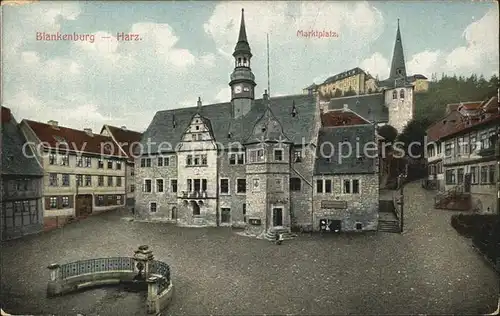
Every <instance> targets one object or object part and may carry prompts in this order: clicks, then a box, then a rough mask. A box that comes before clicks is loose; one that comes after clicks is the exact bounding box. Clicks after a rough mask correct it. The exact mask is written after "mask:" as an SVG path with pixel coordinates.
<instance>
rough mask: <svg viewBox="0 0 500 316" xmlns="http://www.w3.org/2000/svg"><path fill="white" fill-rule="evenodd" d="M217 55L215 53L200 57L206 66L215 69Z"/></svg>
mask: <svg viewBox="0 0 500 316" xmlns="http://www.w3.org/2000/svg"><path fill="white" fill-rule="evenodd" d="M215 59H216V58H215V55H214V54H213V53H208V54H205V55H203V56H201V57H200V61H201V63H202V64H203V65H204V66H207V67H215Z"/></svg>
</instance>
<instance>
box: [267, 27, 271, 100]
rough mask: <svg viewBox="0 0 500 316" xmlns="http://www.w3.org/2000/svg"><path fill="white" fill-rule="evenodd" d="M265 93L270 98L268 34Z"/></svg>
mask: <svg viewBox="0 0 500 316" xmlns="http://www.w3.org/2000/svg"><path fill="white" fill-rule="evenodd" d="M267 93H268V94H269V96H271V76H270V74H269V33H268V34H267Z"/></svg>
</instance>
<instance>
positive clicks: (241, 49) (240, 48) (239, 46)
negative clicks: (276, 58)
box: [233, 9, 252, 56]
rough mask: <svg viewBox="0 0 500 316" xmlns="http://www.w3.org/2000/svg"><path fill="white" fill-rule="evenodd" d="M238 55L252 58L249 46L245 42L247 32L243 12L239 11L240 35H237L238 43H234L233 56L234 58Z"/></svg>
mask: <svg viewBox="0 0 500 316" xmlns="http://www.w3.org/2000/svg"><path fill="white" fill-rule="evenodd" d="M240 53H246V54H249V55H250V56H252V53H251V50H250V45H249V44H248V40H247V32H246V29H245V10H244V9H241V23H240V33H239V35H238V42H237V43H236V47H235V48H234V53H233V56H236V55H238V54H240Z"/></svg>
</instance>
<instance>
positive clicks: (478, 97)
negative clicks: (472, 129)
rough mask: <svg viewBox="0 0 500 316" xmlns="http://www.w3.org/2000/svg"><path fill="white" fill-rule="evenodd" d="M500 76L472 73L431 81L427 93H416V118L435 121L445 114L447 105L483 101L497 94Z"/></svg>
mask: <svg viewBox="0 0 500 316" xmlns="http://www.w3.org/2000/svg"><path fill="white" fill-rule="evenodd" d="M497 89H498V77H497V76H492V77H491V78H490V79H489V80H486V79H485V78H484V77H483V76H480V77H479V78H478V77H477V76H476V75H472V76H470V77H469V78H465V77H458V78H457V77H456V76H453V77H448V76H443V77H442V78H441V79H440V80H439V81H436V80H434V81H431V82H430V83H429V91H428V92H427V93H422V94H416V95H415V112H416V113H415V114H416V119H418V120H419V119H423V118H428V119H430V120H431V121H435V120H436V119H439V118H441V117H443V116H444V114H445V109H446V105H447V104H449V103H460V102H468V101H482V100H485V99H486V98H488V97H492V96H494V95H496V94H497Z"/></svg>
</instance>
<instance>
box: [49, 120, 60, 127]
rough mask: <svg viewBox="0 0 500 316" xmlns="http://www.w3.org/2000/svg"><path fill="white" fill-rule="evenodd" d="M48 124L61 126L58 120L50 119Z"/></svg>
mask: <svg viewBox="0 0 500 316" xmlns="http://www.w3.org/2000/svg"><path fill="white" fill-rule="evenodd" d="M47 124H49V125H51V126H52V127H58V126H59V122H58V121H54V120H50V121H48V122H47Z"/></svg>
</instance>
